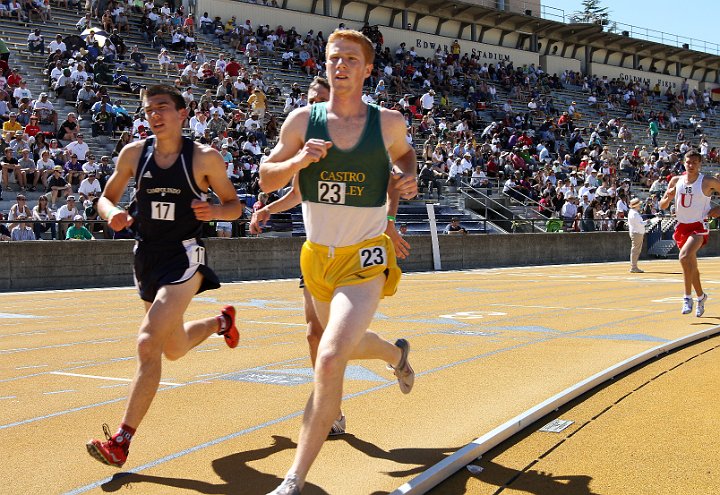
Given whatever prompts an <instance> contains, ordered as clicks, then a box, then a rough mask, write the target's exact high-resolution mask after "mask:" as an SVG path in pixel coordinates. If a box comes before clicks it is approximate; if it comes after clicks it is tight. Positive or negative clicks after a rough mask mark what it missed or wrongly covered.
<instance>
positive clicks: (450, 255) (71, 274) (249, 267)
mask: <svg viewBox="0 0 720 495" xmlns="http://www.w3.org/2000/svg"><path fill="white" fill-rule="evenodd" d="M408 241H409V242H410V244H411V246H412V255H411V257H410V259H408V260H406V261H401V262H400V266H401V267H402V269H403V271H408V272H412V271H431V270H432V269H433V259H432V247H431V242H430V236H410V237H408ZM302 242H303V239H300V238H243V239H210V240H208V241H207V243H206V245H207V250H208V257H209V260H210V266H211V267H212V268H213V269H214V270H215V271H216V272H217V274H218V275H219V276H220V279H221V280H222V281H224V282H230V281H236V280H258V279H271V278H292V277H297V276H299V275H300V267H299V257H300V248H301V246H302ZM132 248H133V241H110V240H98V241H84V242H83V241H42V242H40V241H27V242H2V243H0V252H2V253H3V254H4V256H2V259H1V260H0V291H21V290H43V289H70V288H85V287H112V286H129V285H132V284H133V278H132ZM645 248H646V249H647V246H645ZM440 252H441V260H442V267H443V269H444V270H460V269H471V268H493V267H499V266H526V265H549V264H566V263H602V262H607V261H625V260H627V259H628V257H629V252H630V239H629V238H628V234H627V233H626V232H595V233H583V234H508V235H468V236H441V237H440ZM700 253H701V254H702V255H703V256H720V234H718V232H712V234H711V236H710V242H709V244H708V245H707V246H705V247H704V248H703V250H702V251H701V252H700Z"/></svg>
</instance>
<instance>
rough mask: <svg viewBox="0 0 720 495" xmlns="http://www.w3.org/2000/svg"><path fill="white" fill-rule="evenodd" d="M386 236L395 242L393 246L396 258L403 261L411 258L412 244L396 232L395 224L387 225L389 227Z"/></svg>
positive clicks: (386, 229)
mask: <svg viewBox="0 0 720 495" xmlns="http://www.w3.org/2000/svg"><path fill="white" fill-rule="evenodd" d="M385 235H387V236H388V237H389V238H390V240H391V241H392V242H393V246H394V247H395V256H397V257H398V258H400V259H401V260H404V259H405V258H407V257H408V256H410V244H409V243H408V241H406V240H405V239H404V238H403V236H401V235H400V233H399V232H398V231H397V230H395V222H388V223H387V227H385Z"/></svg>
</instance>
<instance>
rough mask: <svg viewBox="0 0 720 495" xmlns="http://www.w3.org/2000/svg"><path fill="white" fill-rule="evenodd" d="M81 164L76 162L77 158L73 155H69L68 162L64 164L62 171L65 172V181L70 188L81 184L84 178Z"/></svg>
mask: <svg viewBox="0 0 720 495" xmlns="http://www.w3.org/2000/svg"><path fill="white" fill-rule="evenodd" d="M82 165H83V164H82V163H80V161H79V160H78V156H77V154H75V153H72V154H71V155H70V160H68V161H67V162H65V166H64V167H63V170H64V171H65V180H66V181H67V182H68V184H70V185H71V186H73V185H75V184H78V185H80V183H81V182H82V180H83V179H84V178H85V172H84V171H83V169H82Z"/></svg>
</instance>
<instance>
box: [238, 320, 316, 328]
mask: <svg viewBox="0 0 720 495" xmlns="http://www.w3.org/2000/svg"><path fill="white" fill-rule="evenodd" d="M243 323H258V324H260V325H282V326H285V327H306V326H307V323H283V322H281V321H256V320H243Z"/></svg>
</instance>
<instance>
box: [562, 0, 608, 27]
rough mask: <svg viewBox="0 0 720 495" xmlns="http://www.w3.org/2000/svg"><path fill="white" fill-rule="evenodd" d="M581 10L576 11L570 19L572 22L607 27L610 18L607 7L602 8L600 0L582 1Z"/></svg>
mask: <svg viewBox="0 0 720 495" xmlns="http://www.w3.org/2000/svg"><path fill="white" fill-rule="evenodd" d="M582 7H583V10H581V11H580V10H578V11H576V12H575V13H573V15H572V16H571V17H570V20H571V21H572V22H581V23H587V24H599V25H601V26H607V25H608V23H609V22H610V21H609V17H610V11H609V9H608V7H602V6H601V5H600V0H583V2H582Z"/></svg>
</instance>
